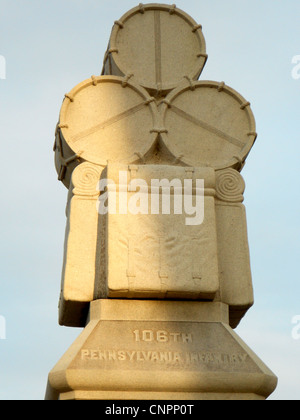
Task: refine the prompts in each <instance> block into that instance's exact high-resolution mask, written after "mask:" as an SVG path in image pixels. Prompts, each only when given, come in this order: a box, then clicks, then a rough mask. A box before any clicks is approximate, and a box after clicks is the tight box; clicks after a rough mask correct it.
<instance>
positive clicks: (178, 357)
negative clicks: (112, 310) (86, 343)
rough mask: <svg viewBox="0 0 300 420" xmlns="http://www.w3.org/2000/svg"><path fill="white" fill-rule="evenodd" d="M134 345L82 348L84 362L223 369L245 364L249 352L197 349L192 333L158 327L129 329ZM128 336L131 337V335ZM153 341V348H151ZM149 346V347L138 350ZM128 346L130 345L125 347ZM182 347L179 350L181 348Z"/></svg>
mask: <svg viewBox="0 0 300 420" xmlns="http://www.w3.org/2000/svg"><path fill="white" fill-rule="evenodd" d="M130 335H131V337H130V342H131V343H132V346H131V348H130V347H129V348H128V347H127V346H124V348H122V347H119V348H83V349H82V350H81V356H80V357H81V360H82V361H85V362H87V361H92V362H93V361H95V362H98V363H99V362H104V363H110V362H112V363H114V362H127V363H130V364H132V363H144V364H145V363H146V362H148V363H150V364H154V363H155V364H156V365H157V364H162V365H167V364H168V365H171V366H177V367H181V368H183V367H185V366H190V365H198V366H200V365H202V366H203V365H206V366H215V367H216V368H218V367H219V368H222V367H226V366H235V367H241V366H243V365H245V363H246V362H247V359H248V355H247V354H246V353H243V352H236V353H232V354H229V353H220V352H217V351H208V350H200V349H199V351H194V349H195V346H196V348H197V347H198V346H197V339H196V338H195V337H194V334H193V333H189V332H186V333H185V332H179V331H178V332H176V331H168V330H163V329H162V330H155V329H136V330H133V331H132V330H131V331H130ZM128 338H129V337H128ZM151 344H152V345H153V348H149V345H150V347H152V346H151ZM143 345H144V346H147V347H148V348H147V349H139V348H140V347H143ZM125 347H127V348H125ZM179 350H180V351H179Z"/></svg>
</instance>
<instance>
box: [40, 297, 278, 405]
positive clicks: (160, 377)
mask: <svg viewBox="0 0 300 420" xmlns="http://www.w3.org/2000/svg"><path fill="white" fill-rule="evenodd" d="M227 322H228V307H227V306H226V305H224V304H221V303H203V302H202V303H200V302H167V301H157V302H155V301H134V300H127V301H124V300H107V299H106V300H99V301H95V302H93V303H92V305H91V311H90V321H89V323H88V325H87V327H86V328H85V330H84V331H83V333H82V334H81V335H80V336H79V337H78V339H77V340H76V341H75V342H74V344H73V345H72V346H71V348H70V349H69V350H68V352H67V353H66V354H65V355H64V356H63V358H62V359H61V360H60V361H59V362H58V364H57V365H56V366H55V367H54V369H53V370H52V371H51V372H50V375H49V384H48V390H47V395H46V398H47V399H55V398H56V399H57V398H60V399H175V400H176V399H199V400H201V399H258V400H259V399H265V398H266V397H268V396H269V394H270V393H271V392H272V391H273V390H274V388H275V386H276V383H277V380H276V377H275V376H274V375H273V373H272V372H271V371H270V370H269V369H268V368H267V367H266V366H265V365H264V364H263V363H262V362H261V361H260V360H259V359H258V357H257V356H256V355H255V354H254V353H253V352H252V351H251V350H250V349H249V348H248V347H247V346H246V345H245V343H244V342H243V341H242V340H241V339H240V338H239V337H238V336H237V335H236V334H235V333H234V332H233V331H232V330H231V328H230V327H229V326H228V324H227Z"/></svg>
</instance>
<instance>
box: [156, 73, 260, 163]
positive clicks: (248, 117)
mask: <svg viewBox="0 0 300 420" xmlns="http://www.w3.org/2000/svg"><path fill="white" fill-rule="evenodd" d="M162 107H163V108H162V110H161V112H162V114H163V121H164V128H165V129H166V130H165V131H166V133H163V134H162V139H163V142H164V143H165V146H166V147H167V148H168V149H169V151H170V152H171V153H172V154H173V155H174V157H175V158H176V159H177V161H179V162H182V163H184V164H186V165H189V166H210V167H213V168H215V169H223V168H226V167H239V166H240V167H241V165H242V163H243V162H244V160H245V158H246V157H247V155H248V153H249V152H250V149H251V147H252V146H253V144H254V141H255V139H256V136H257V134H256V132H255V130H256V128H255V120H254V116H253V114H252V111H251V109H250V103H249V102H247V101H246V100H245V99H244V98H243V97H242V96H241V95H239V94H238V93H237V92H236V91H234V90H233V89H231V88H230V87H228V86H226V85H225V84H224V83H217V82H209V81H203V82H196V83H194V84H192V85H191V84H185V86H184V87H183V86H181V87H179V88H178V89H176V90H175V91H173V92H171V93H170V94H169V95H168V96H167V98H166V99H165V101H164V104H163V105H162Z"/></svg>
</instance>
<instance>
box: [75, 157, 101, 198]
mask: <svg viewBox="0 0 300 420" xmlns="http://www.w3.org/2000/svg"><path fill="white" fill-rule="evenodd" d="M101 172H102V168H101V167H100V166H98V165H93V164H92V163H89V162H84V163H82V164H81V165H79V166H77V168H76V169H75V170H74V171H73V174H72V184H73V187H74V189H73V194H75V195H81V196H88V197H97V196H98V195H99V191H97V184H98V182H99V180H100V175H101Z"/></svg>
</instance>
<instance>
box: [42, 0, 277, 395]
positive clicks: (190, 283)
mask: <svg viewBox="0 0 300 420" xmlns="http://www.w3.org/2000/svg"><path fill="white" fill-rule="evenodd" d="M206 60H207V54H206V46H205V40H204V37H203V34H202V26H201V25H199V24H197V22H195V21H194V20H193V19H192V18H191V17H190V16H188V15H187V14H186V13H185V12H183V11H181V10H179V9H178V8H177V7H176V6H174V5H173V6H168V5H161V4H148V5H142V4H141V5H140V6H138V7H136V8H134V9H132V10H131V11H129V12H128V13H126V14H125V15H124V16H123V17H122V18H121V19H119V20H118V21H116V22H115V24H114V27H113V30H112V34H111V38H110V41H109V46H108V49H107V52H106V54H105V57H104V65H103V70H102V75H101V76H97V77H96V76H92V77H91V78H90V79H87V80H85V81H84V82H82V83H80V84H79V85H78V86H76V87H75V88H74V89H72V90H71V92H69V93H68V94H66V96H65V100H64V102H63V105H62V108H61V112H60V117H59V122H58V125H57V128H56V133H55V145H54V151H55V165H56V168H57V172H58V177H59V180H60V181H62V182H63V183H64V185H65V186H66V187H67V188H68V190H69V194H68V202H67V211H66V215H67V227H66V237H65V249H64V263H63V271H62V286H61V294H60V303H59V323H60V324H61V325H65V326H71V327H82V328H84V330H83V332H82V333H81V334H80V336H79V337H78V339H77V340H76V341H75V342H74V344H73V345H72V346H71V347H70V349H69V350H68V351H67V352H66V354H65V355H64V356H63V357H62V359H61V360H60V361H59V362H58V364H57V365H56V366H55V367H54V369H53V370H52V371H51V372H50V374H49V382H48V388H47V394H46V398H48V399H62V400H66V399H173V400H175V399H181V400H182V399H195V400H196V399H198V400H203V399H265V398H267V397H268V396H269V395H270V394H271V393H272V392H273V390H274V389H275V387H276V383H277V378H276V377H275V376H274V374H273V373H272V372H271V371H270V370H269V369H268V368H267V367H266V366H265V365H264V363H262V362H261V361H260V360H259V358H258V357H257V356H256V355H255V354H254V353H253V352H252V351H251V350H250V349H249V347H248V346H247V345H246V344H245V343H244V342H243V341H242V340H241V339H240V338H239V337H238V336H237V335H236V334H235V332H234V331H233V328H236V327H237V325H238V324H239V323H240V321H241V319H242V318H243V317H244V315H245V314H246V312H247V311H248V309H249V308H250V307H251V306H252V305H253V301H254V298H253V287H252V277H251V268H250V258H249V246H248V237H247V222H246V212H245V207H244V205H243V204H242V203H243V200H244V191H245V182H244V179H243V178H242V176H241V175H240V172H241V171H242V169H243V167H244V165H245V161H246V158H247V156H248V154H249V152H250V150H251V148H252V146H253V144H254V142H255V140H256V137H257V134H256V126H255V120H254V116H253V114H252V111H251V107H250V103H249V102H248V101H247V100H246V99H245V98H243V97H242V96H241V95H240V94H239V93H238V92H236V91H235V90H234V89H232V88H230V87H228V86H226V85H225V83H224V82H221V83H220V82H213V81H198V77H199V76H200V74H201V72H202V70H203V67H204V65H205V63H206Z"/></svg>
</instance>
